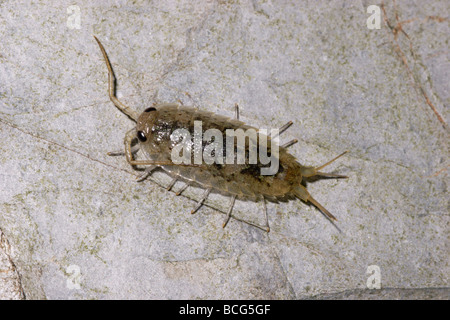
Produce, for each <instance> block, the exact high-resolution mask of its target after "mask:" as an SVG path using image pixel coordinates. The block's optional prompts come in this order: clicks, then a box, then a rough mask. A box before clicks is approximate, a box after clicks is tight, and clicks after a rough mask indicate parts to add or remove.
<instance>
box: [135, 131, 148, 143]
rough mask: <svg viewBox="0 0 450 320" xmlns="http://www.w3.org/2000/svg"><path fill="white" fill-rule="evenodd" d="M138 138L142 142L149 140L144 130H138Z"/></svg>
mask: <svg viewBox="0 0 450 320" xmlns="http://www.w3.org/2000/svg"><path fill="white" fill-rule="evenodd" d="M137 138H138V139H139V141H141V142H145V141H147V137H146V136H145V134H144V132H142V131H138V132H137Z"/></svg>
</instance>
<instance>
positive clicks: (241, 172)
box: [94, 36, 347, 231]
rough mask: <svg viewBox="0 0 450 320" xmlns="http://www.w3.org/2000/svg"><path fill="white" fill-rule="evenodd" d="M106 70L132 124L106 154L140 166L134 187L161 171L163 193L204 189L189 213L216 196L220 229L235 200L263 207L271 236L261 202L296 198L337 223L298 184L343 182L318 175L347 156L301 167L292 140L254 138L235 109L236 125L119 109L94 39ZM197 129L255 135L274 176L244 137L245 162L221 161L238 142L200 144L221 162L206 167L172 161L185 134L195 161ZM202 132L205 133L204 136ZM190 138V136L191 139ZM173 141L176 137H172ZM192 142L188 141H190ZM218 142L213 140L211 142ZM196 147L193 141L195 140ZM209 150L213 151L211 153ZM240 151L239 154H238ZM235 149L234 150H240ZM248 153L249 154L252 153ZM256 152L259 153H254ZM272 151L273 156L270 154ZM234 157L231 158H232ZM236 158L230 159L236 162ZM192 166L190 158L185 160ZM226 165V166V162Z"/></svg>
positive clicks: (192, 115)
mask: <svg viewBox="0 0 450 320" xmlns="http://www.w3.org/2000/svg"><path fill="white" fill-rule="evenodd" d="M94 38H95V40H96V41H97V43H98V45H99V47H100V50H101V52H102V55H103V58H104V60H105V63H106V66H107V68H108V92H109V97H110V99H111V101H112V102H113V103H114V105H115V106H116V107H117V108H118V109H119V110H120V111H122V112H123V113H124V114H125V115H127V116H128V117H129V118H130V119H131V120H133V121H134V122H136V126H135V128H133V129H131V130H130V131H128V132H127V133H126V135H125V139H124V144H125V150H124V151H117V152H109V153H108V155H111V156H117V155H124V156H125V157H126V159H127V161H128V163H129V164H130V165H131V166H139V167H143V168H145V170H144V171H143V173H142V174H141V175H140V176H139V177H138V178H137V180H138V181H142V180H144V179H145V178H147V177H148V176H149V175H150V174H151V173H152V171H153V170H154V169H156V168H161V169H163V170H164V171H165V172H166V173H167V174H168V175H169V176H171V177H172V181H171V182H170V184H169V186H168V187H167V189H168V190H170V189H171V188H172V187H173V186H174V185H175V183H176V182H177V181H181V182H184V186H183V187H182V188H181V189H180V190H178V191H177V192H176V194H177V195H180V194H181V193H182V192H183V191H184V190H185V189H186V188H187V187H188V186H190V185H196V186H200V187H201V188H204V189H205V191H204V194H203V196H202V197H201V199H200V200H199V201H198V202H197V204H196V205H195V207H194V208H193V209H192V211H191V213H195V212H196V211H197V210H198V209H199V208H200V207H201V206H202V204H203V203H204V201H205V200H206V198H207V197H208V196H209V194H210V193H211V192H216V193H220V194H223V195H226V196H229V197H230V204H229V207H228V210H227V213H226V216H225V220H224V221H223V224H222V226H223V227H225V226H226V225H227V223H228V221H229V219H230V217H231V212H232V210H233V206H234V203H235V200H236V199H237V198H239V199H242V200H249V201H254V202H257V201H261V202H262V203H263V206H264V215H265V229H266V230H267V231H270V227H269V221H268V215H267V206H266V201H272V202H278V201H286V200H291V199H294V198H298V199H300V200H302V201H304V202H306V203H311V204H313V205H314V206H315V207H316V208H317V209H319V210H320V212H322V213H323V214H324V215H325V216H326V217H327V218H328V219H330V220H336V218H335V217H334V216H333V215H332V214H331V213H330V212H329V211H328V210H327V209H325V208H324V207H323V206H322V205H321V204H320V203H319V202H318V201H317V200H315V199H314V198H313V197H312V196H311V195H310V194H309V192H308V191H307V190H306V187H305V186H304V184H303V181H304V180H305V179H310V178H313V177H331V178H347V176H343V175H339V174H334V173H325V172H322V171H321V170H322V169H323V168H324V167H326V166H328V165H329V164H330V163H332V162H333V161H335V160H336V159H338V158H339V157H341V156H343V155H344V154H345V153H347V151H345V152H344V153H342V154H341V155H339V156H337V157H336V158H334V159H332V160H330V161H328V162H327V163H325V164H323V165H321V166H318V167H312V166H303V165H301V164H300V163H299V162H297V160H296V159H295V157H294V156H292V155H291V154H290V153H289V152H288V151H287V148H288V147H290V146H291V145H293V144H295V143H296V142H297V140H291V141H289V142H287V143H285V144H283V145H278V143H277V140H278V139H276V138H277V134H275V135H276V137H275V136H274V135H264V134H262V133H261V132H259V129H256V128H254V127H251V126H248V125H246V124H245V123H243V122H241V121H239V107H238V106H237V104H236V105H235V112H236V115H235V119H230V118H227V117H224V116H221V115H217V114H214V113H211V112H205V111H201V110H198V109H196V108H191V107H186V106H183V105H179V104H159V105H155V106H152V107H148V108H146V109H145V110H144V112H142V113H141V114H138V113H137V112H136V111H134V110H132V109H131V108H129V107H127V106H126V105H124V104H123V103H122V102H121V101H120V100H119V99H118V98H117V97H116V95H115V84H114V83H115V77H114V73H113V70H112V67H111V63H110V61H109V59H108V56H107V54H106V51H105V49H104V47H103V45H102V44H101V43H100V41H99V40H98V39H97V37H95V36H94ZM197 123H201V127H202V129H203V130H207V129H214V130H216V132H220V133H222V134H223V135H225V132H227V131H228V130H236V131H238V130H240V129H241V130H242V131H244V130H252V129H254V130H256V132H258V135H257V136H256V138H253V140H255V139H256V140H255V141H253V142H254V143H255V145H256V144H258V143H260V142H263V141H265V151H266V155H271V156H272V153H273V154H276V161H277V164H278V165H277V170H276V172H273V174H270V175H267V174H262V173H261V172H262V171H261V170H262V169H263V168H267V163H263V162H262V161H261V158H256V161H255V159H251V157H250V156H249V154H250V151H251V150H250V145H251V142H250V140H252V138H251V137H250V136H248V137H247V138H248V144H247V143H245V141H246V140H245V137H244V145H245V147H244V150H243V151H244V153H243V154H244V155H245V156H244V158H243V159H241V161H240V162H239V161H234V162H232V163H230V162H229V161H223V160H224V159H225V158H226V155H228V154H227V152H228V151H230V150H232V151H233V152H234V151H237V149H239V146H238V145H237V141H238V140H239V139H233V140H232V144H231V145H230V144H228V141H227V143H222V142H218V141H219V140H217V141H216V142H215V139H214V138H211V139H210V140H208V139H201V140H200V151H205V150H206V149H208V148H209V150H210V151H211V150H212V152H211V155H212V156H214V159H216V160H220V161H216V162H213V163H211V162H209V163H207V162H206V161H202V162H200V163H199V162H198V161H197V162H196V161H194V163H192V162H181V163H180V162H176V161H174V160H173V154H174V153H173V151H174V149H175V148H176V147H177V146H179V145H180V144H179V142H180V139H179V138H180V137H179V136H176V135H175V133H177V132H180V130H184V132H186V133H190V135H189V134H188V135H187V136H184V137H185V138H186V137H189V138H186V139H184V140H183V141H184V146H186V145H187V147H188V149H189V150H194V152H192V159H193V158H195V157H196V154H195V150H198V149H196V146H195V145H194V143H195V133H194V129H195V125H196V124H197ZM291 125H292V122H291V121H290V122H288V123H287V124H286V125H284V126H282V127H281V128H280V129H279V130H278V131H277V133H278V134H281V133H282V132H284V131H285V130H286V129H287V128H288V127H290V126H291ZM206 132H207V131H206ZM191 135H192V136H191ZM174 136H176V137H174ZM191 137H192V138H191ZM216 137H217V136H216ZM197 142H198V140H197ZM211 146H214V148H210V147H211ZM218 146H219V147H223V150H222V152H221V153H220V152H217V150H219V149H215V148H216V147H218ZM241 149H242V148H241ZM241 149H239V150H241ZM139 150H141V152H142V153H143V154H144V156H145V159H141V160H138V159H135V154H136V153H137V152H138V151H139ZM252 150H253V149H252ZM258 150H260V148H258ZM275 151H277V152H275ZM232 154H233V153H232ZM236 157H237V156H236V155H234V158H233V157H232V158H231V159H234V160H236ZM188 160H191V156H189V159H188ZM226 160H229V159H228V158H227V159H226Z"/></svg>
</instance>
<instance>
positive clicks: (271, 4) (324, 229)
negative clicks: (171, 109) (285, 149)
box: [0, 0, 450, 299]
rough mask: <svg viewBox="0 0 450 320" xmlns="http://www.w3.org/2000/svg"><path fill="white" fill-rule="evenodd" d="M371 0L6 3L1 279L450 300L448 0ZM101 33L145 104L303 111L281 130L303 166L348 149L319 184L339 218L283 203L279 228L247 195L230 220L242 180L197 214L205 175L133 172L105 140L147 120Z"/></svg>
mask: <svg viewBox="0 0 450 320" xmlns="http://www.w3.org/2000/svg"><path fill="white" fill-rule="evenodd" d="M371 4H372V3H371V2H370V1H333V2H329V1H305V2H303V1H301V2H300V1H295V0H291V1H250V0H248V1H238V2H228V1H184V0H179V1H151V2H149V3H147V2H146V1H125V0H124V1H115V2H114V5H111V4H110V3H109V2H107V1H104V2H103V1H83V0H81V1H77V2H76V4H75V6H74V3H73V2H72V1H53V2H45V3H44V2H39V3H30V2H26V1H24V2H17V1H3V2H1V3H0V37H1V39H2V41H1V42H0V135H1V137H2V142H1V143H0V228H1V230H2V231H3V235H4V236H5V239H7V240H8V242H9V245H10V247H11V248H12V250H10V254H9V257H10V259H11V260H10V261H12V262H13V263H14V265H15V268H17V271H18V274H20V277H17V278H14V279H19V280H20V288H19V289H17V288H16V287H14V286H16V284H17V283H16V282H14V283H13V282H1V281H0V286H3V287H2V288H0V293H2V292H6V293H5V294H4V295H3V296H0V297H1V298H8V297H10V298H14V297H20V294H19V295H18V292H21V290H23V292H24V294H25V297H26V298H31V299H44V298H47V299H120V298H124V299H128V298H134V299H152V298H158V299H169V298H170V299H260V298H263V299H303V298H338V299H342V298H344V299H345V298H354V297H355V296H356V297H357V298H358V297H359V298H370V297H374V296H377V297H379V298H411V297H413V298H417V299H420V298H424V299H427V298H432V299H434V298H443V299H446V298H448V294H449V290H448V274H449V271H450V270H449V239H448V235H449V204H448V191H447V182H448V173H447V169H448V166H449V164H448V156H449V149H448V141H449V131H448V125H447V123H448V121H449V115H450V113H449V108H448V106H449V104H450V92H449V86H448V83H449V82H450V81H449V70H450V68H449V56H450V55H449V47H448V40H449V34H450V28H449V19H448V13H449V2H448V1H445V0H442V1H439V0H434V1H431V2H428V3H427V5H426V6H425V5H423V4H422V2H419V1H397V2H392V1H385V4H384V6H383V7H380V29H369V28H368V27H367V19H368V18H369V17H370V16H371V14H370V13H367V7H368V6H369V5H371ZM396 17H397V18H398V19H397V18H396ZM92 35H96V36H97V37H98V38H99V39H100V40H101V41H102V43H103V45H104V46H105V48H106V50H107V52H108V54H109V57H110V59H111V62H112V64H113V67H114V70H115V74H116V76H117V85H118V86H117V94H118V96H119V98H120V99H121V100H122V101H123V102H124V103H126V104H127V105H129V106H131V107H133V108H134V109H136V110H140V111H141V110H144V109H145V108H146V107H148V106H151V105H152V104H153V103H163V102H177V101H179V102H181V103H183V104H184V105H193V106H196V107H198V108H201V109H203V110H209V111H212V112H215V113H218V114H221V115H225V116H229V117H232V116H233V114H234V108H233V106H234V104H235V103H238V104H239V105H240V109H241V120H243V121H245V122H247V123H248V124H250V125H254V126H256V127H260V128H277V127H280V126H282V125H283V124H285V123H286V122H288V121H290V120H292V121H293V122H294V126H292V127H291V128H290V129H289V130H288V131H287V132H286V133H285V134H283V137H282V138H283V139H282V140H283V141H288V140H291V139H298V140H299V142H298V143H297V144H296V145H294V146H292V147H291V148H290V151H291V152H292V154H294V155H295V156H296V157H297V158H298V160H299V161H300V162H301V163H303V164H307V165H320V164H322V163H324V162H326V161H327V160H330V159H331V158H333V157H334V156H336V155H338V154H339V153H341V152H343V151H344V150H349V151H350V153H349V154H348V155H346V156H345V157H344V158H341V159H340V160H339V161H338V162H336V163H334V164H333V165H332V166H330V168H329V170H331V171H333V172H336V173H341V174H345V175H348V176H349V179H348V180H342V179H341V180H330V179H323V180H319V181H316V182H314V183H310V184H308V189H309V190H310V192H311V194H312V195H313V196H314V197H315V198H316V199H317V200H318V201H319V202H321V203H322V204H323V205H324V206H325V207H326V208H328V209H329V210H330V211H331V212H332V213H333V214H334V215H335V216H337V218H338V222H337V223H336V225H333V224H331V223H330V222H329V221H328V220H326V219H325V218H324V217H323V216H322V215H321V214H320V212H319V211H318V210H317V209H316V208H314V207H313V206H309V205H307V204H305V203H303V202H301V201H291V202H289V203H280V204H273V203H270V204H269V205H268V208H269V220H270V225H271V232H270V233H266V232H264V231H262V230H260V229H259V228H257V227H255V226H254V225H253V224H256V225H263V224H264V216H263V214H262V206H261V204H255V203H253V202H244V201H237V202H236V206H235V210H234V211H233V215H234V217H235V218H236V219H232V220H231V221H230V223H229V224H228V226H227V227H226V228H225V229H222V227H221V223H222V220H223V217H224V212H226V209H227V205H228V199H226V198H225V197H223V196H219V195H212V196H211V197H210V199H208V200H207V202H206V206H204V207H203V208H201V210H200V211H199V212H197V214H195V215H190V214H189V212H190V210H191V208H192V206H193V205H194V203H195V202H194V200H196V199H199V197H200V195H201V193H202V191H201V190H199V189H195V188H189V189H187V190H186V192H185V193H183V195H182V196H179V197H177V196H175V194H174V192H168V191H166V190H165V189H164V188H163V187H162V186H166V185H167V184H168V183H169V182H170V178H169V177H167V176H165V175H164V174H163V173H160V172H156V173H155V174H154V175H153V176H152V177H151V178H150V179H148V180H146V181H144V182H141V183H138V182H135V179H134V178H135V177H136V176H137V175H139V172H137V171H135V170H133V169H132V168H131V167H130V166H129V165H128V164H127V163H126V160H125V159H124V158H122V157H116V158H113V157H108V156H107V155H106V153H107V152H108V151H113V150H118V149H121V148H122V145H123V138H124V135H125V132H126V131H128V130H129V129H131V128H132V127H133V123H132V122H131V121H130V120H129V119H128V118H127V117H126V116H124V115H123V114H122V113H120V111H118V110H117V109H116V108H115V107H114V106H113V104H112V103H111V102H110V101H109V98H108V95H107V72H106V67H105V65H104V62H103V60H102V58H101V54H100V51H99V48H98V46H97V44H96V43H95V41H94V39H93V37H92ZM180 187H181V184H178V183H177V184H176V185H175V187H174V190H175V191H176V190H177V189H179V188H180ZM1 257H2V251H1V250H0V259H1ZM2 261H3V262H4V263H2ZM5 261H6V260H0V266H1V267H2V268H3V266H4V265H5V268H9V265H7V264H6V262H5ZM8 261H9V260H8ZM374 266H376V267H374ZM8 270H9V269H8ZM371 270H375V271H371ZM0 271H1V270H0ZM14 281H16V280H14ZM378 284H380V285H381V287H382V288H389V289H386V290H388V291H386V290H385V289H383V290H381V291H380V292H376V291H377V290H376V289H368V287H369V288H373V287H374V286H375V287H377V285H378ZM11 288H12V289H11ZM15 288H16V289H15ZM10 289H11V290H12V291H11V290H10ZM14 290H15V291H14ZM374 290H375V291H374ZM389 290H394V291H389ZM404 290H407V291H404ZM411 290H412V291H411ZM369 291H371V292H373V293H367V292H369ZM343 292H344V294H343ZM386 292H388V293H387V294H386ZM392 292H394V293H392ZM397 292H403V293H397ZM404 292H408V293H407V294H404ZM411 292H413V293H411ZM430 292H432V294H430ZM2 294H3V293H2Z"/></svg>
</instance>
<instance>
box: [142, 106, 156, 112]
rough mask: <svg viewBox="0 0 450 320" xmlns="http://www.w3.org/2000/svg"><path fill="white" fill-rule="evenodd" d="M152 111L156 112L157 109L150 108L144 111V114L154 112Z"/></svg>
mask: <svg viewBox="0 0 450 320" xmlns="http://www.w3.org/2000/svg"><path fill="white" fill-rule="evenodd" d="M152 111H156V108H153V107H150V108H147V109H145V110H144V112H152Z"/></svg>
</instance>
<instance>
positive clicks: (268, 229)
mask: <svg viewBox="0 0 450 320" xmlns="http://www.w3.org/2000/svg"><path fill="white" fill-rule="evenodd" d="M262 203H263V207H264V217H265V219H266V230H267V232H270V226H269V215H268V214H267V204H266V198H264V196H263V197H262Z"/></svg>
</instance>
